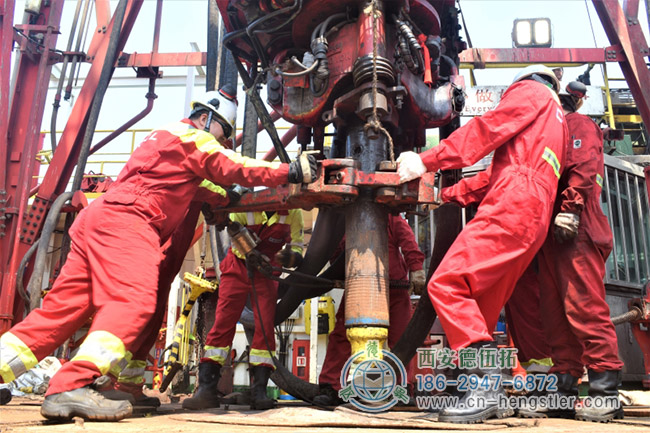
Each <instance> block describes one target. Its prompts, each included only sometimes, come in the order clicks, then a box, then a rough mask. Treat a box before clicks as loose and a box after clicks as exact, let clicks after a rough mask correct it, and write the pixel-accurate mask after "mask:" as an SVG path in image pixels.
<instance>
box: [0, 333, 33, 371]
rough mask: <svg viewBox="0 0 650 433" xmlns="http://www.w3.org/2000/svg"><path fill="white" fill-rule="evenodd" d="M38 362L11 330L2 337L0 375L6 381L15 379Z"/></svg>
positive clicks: (0, 340)
mask: <svg viewBox="0 0 650 433" xmlns="http://www.w3.org/2000/svg"><path fill="white" fill-rule="evenodd" d="M36 364H38V359H36V356H34V353H33V352H32V350H31V349H30V348H29V347H28V346H27V345H26V344H25V343H23V341H22V340H21V339H20V338H18V337H16V336H15V335H14V334H12V333H11V332H6V333H4V334H3V335H2V337H0V376H1V377H2V381H3V382H4V383H9V382H11V381H13V380H15V379H16V378H17V377H18V376H20V375H21V374H23V373H25V372H26V371H27V370H29V369H30V368H32V367H33V366H35V365H36Z"/></svg>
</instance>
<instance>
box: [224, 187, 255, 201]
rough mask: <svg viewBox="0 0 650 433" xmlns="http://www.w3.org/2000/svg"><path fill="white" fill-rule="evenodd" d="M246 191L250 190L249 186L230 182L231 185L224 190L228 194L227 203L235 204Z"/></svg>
mask: <svg viewBox="0 0 650 433" xmlns="http://www.w3.org/2000/svg"><path fill="white" fill-rule="evenodd" d="M247 192H250V189H249V188H246V187H245V186H241V185H238V184H236V183H234V184H232V186H231V187H230V188H228V189H227V190H226V194H227V195H228V203H229V204H236V203H237V202H239V200H241V197H242V196H243V195H244V194H246V193H247Z"/></svg>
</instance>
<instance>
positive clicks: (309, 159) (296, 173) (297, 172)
mask: <svg viewBox="0 0 650 433" xmlns="http://www.w3.org/2000/svg"><path fill="white" fill-rule="evenodd" d="M317 169H318V164H317V162H316V158H315V157H314V155H311V154H308V153H302V154H301V155H300V156H299V157H298V159H296V160H295V161H293V162H292V163H290V164H289V182H290V183H312V182H313V181H315V180H316V170H317Z"/></svg>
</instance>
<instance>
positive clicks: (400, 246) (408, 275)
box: [313, 215, 426, 406]
mask: <svg viewBox="0 0 650 433" xmlns="http://www.w3.org/2000/svg"><path fill="white" fill-rule="evenodd" d="M342 244H343V245H342V246H343V248H345V243H344V241H343V242H342ZM400 250H401V251H400ZM336 255H338V254H335V256H336ZM423 262H424V253H422V251H420V248H419V247H418V243H417V241H416V240H415V235H414V234H413V230H412V229H411V227H410V226H409V225H408V222H406V220H405V219H404V218H402V217H401V216H399V215H389V216H388V265H389V269H388V275H389V278H390V280H391V283H392V282H394V281H400V282H404V283H406V282H410V283H411V284H412V286H413V292H414V293H415V294H420V293H421V292H422V290H423V289H424V287H425V285H426V275H425V273H424V269H422V263H423ZM389 299H390V327H389V328H388V346H389V347H391V348H392V347H393V346H394V345H395V343H397V341H398V340H399V338H400V337H401V336H402V334H403V333H404V330H405V329H406V326H407V325H408V323H409V320H410V319H411V297H410V295H409V290H408V289H407V288H406V287H396V286H393V285H391V286H390V291H389ZM351 354H352V349H351V347H350V342H349V341H348V339H347V337H346V335H345V300H344V298H342V299H341V305H340V306H339V309H338V311H337V312H336V325H335V326H334V330H332V333H331V334H330V335H329V340H328V344H327V355H326V356H325V361H324V362H323V369H322V370H321V373H320V376H319V377H318V383H319V387H320V391H321V394H320V395H318V396H316V397H315V398H314V401H313V402H314V404H316V405H317V406H333V405H339V404H342V403H343V400H341V399H340V398H339V396H338V391H339V390H340V389H341V380H340V378H341V370H342V369H343V366H344V365H345V362H346V361H347V360H348V358H349V357H350V356H351Z"/></svg>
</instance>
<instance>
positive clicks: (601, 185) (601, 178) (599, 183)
mask: <svg viewBox="0 0 650 433" xmlns="http://www.w3.org/2000/svg"><path fill="white" fill-rule="evenodd" d="M596 183H597V184H598V186H599V187H601V188H602V187H603V177H602V176H601V175H600V173H597V174H596Z"/></svg>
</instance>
